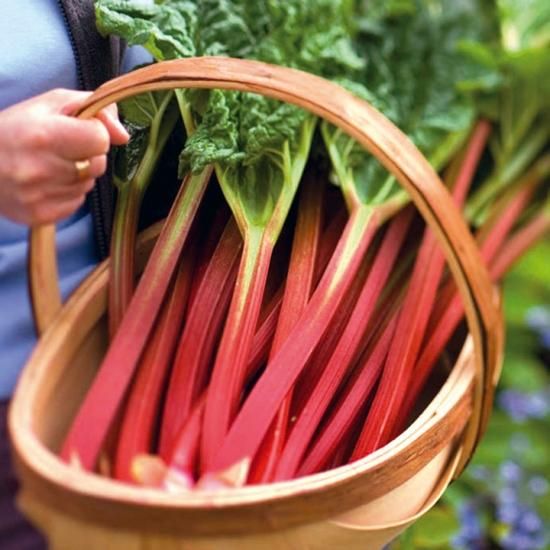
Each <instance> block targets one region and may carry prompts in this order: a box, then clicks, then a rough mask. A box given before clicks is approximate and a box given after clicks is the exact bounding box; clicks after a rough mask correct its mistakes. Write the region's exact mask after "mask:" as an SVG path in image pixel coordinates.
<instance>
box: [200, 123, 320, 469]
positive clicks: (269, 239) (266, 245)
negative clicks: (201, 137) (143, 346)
mask: <svg viewBox="0 0 550 550" xmlns="http://www.w3.org/2000/svg"><path fill="white" fill-rule="evenodd" d="M314 128H315V120H314V119H313V118H308V119H306V121H305V122H304V123H303V124H302V127H301V130H300V135H299V138H298V143H297V144H296V145H297V148H296V151H294V152H291V149H290V143H289V142H285V144H284V146H283V148H282V150H281V151H278V152H277V153H275V152H274V153H273V154H276V157H275V158H276V163H277V164H278V165H279V167H280V169H281V174H280V175H279V176H277V177H280V180H279V185H278V186H275V185H274V186H273V188H274V189H277V194H276V195H275V196H270V197H269V198H268V199H267V200H265V197H261V198H260V200H258V199H259V197H252V194H256V195H257V194H258V190H254V192H252V191H251V190H250V189H249V188H248V187H247V183H248V182H247V181H245V182H243V181H237V180H235V179H232V176H231V174H233V175H234V173H233V172H231V171H229V170H225V171H224V170H223V169H221V167H219V166H217V167H216V168H217V174H218V180H219V182H220V185H221V187H222V191H223V193H224V195H225V197H226V199H227V201H228V203H229V206H230V208H231V210H232V212H233V214H234V216H235V218H236V220H237V223H238V224H239V229H240V230H241V233H242V235H243V240H244V247H243V254H242V257H241V263H240V266H239V273H238V276H237V284H236V286H235V292H234V294H233V298H232V300H231V305H230V307H229V313H228V316H227V320H226V323H225V327H224V331H223V335H222V338H221V342H220V346H219V349H218V352H217V354H216V360H215V363H214V368H213V370H212V377H211V379H210V384H209V387H208V392H207V396H206V408H205V411H204V428H203V436H202V439H201V464H202V467H203V468H206V469H207V470H208V469H210V465H211V464H212V462H213V460H214V457H215V456H216V455H217V454H218V451H219V449H220V446H221V444H222V441H223V439H224V437H225V436H226V434H227V431H228V429H229V427H230V425H231V422H232V421H233V419H234V418H235V415H236V413H237V411H238V407H239V405H240V402H241V399H242V393H243V387H244V382H245V378H246V376H245V375H246V368H247V365H248V361H249V359H250V352H251V349H252V342H253V337H254V334H255V332H256V328H257V324H258V318H259V314H260V307H261V305H262V302H263V299H264V291H265V287H266V282H267V275H268V272H269V265H270V261H271V256H272V253H273V248H274V246H275V244H276V242H277V239H278V237H279V235H280V233H281V231H282V229H283V225H284V222H285V220H286V218H287V215H288V212H289V210H290V207H291V205H292V202H293V200H294V197H295V194H296V191H297V188H298V184H299V182H300V179H301V177H302V174H303V170H304V168H305V162H306V159H307V156H308V153H309V148H310V145H311V139H312V136H313V130H314ZM240 173H242V172H239V174H240ZM263 175H264V173H263V172H261V171H260V172H259V173H258V174H257V177H258V178H261V177H263ZM247 177H250V174H248V176H247ZM275 181H276V180H275ZM262 184H263V185H264V186H265V188H267V187H268V186H269V185H270V182H268V181H265V182H262V181H257V182H256V183H255V185H256V186H261V185H262ZM265 188H264V190H265ZM260 195H261V194H260Z"/></svg>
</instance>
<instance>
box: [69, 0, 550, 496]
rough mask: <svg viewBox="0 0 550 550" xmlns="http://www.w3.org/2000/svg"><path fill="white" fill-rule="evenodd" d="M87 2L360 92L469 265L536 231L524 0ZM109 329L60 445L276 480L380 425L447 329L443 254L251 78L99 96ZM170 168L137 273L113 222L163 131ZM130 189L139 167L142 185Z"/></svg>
mask: <svg viewBox="0 0 550 550" xmlns="http://www.w3.org/2000/svg"><path fill="white" fill-rule="evenodd" d="M524 4H525V3H524V2H519V1H513V0H501V1H499V2H496V3H494V2H486V1H482V0H463V1H460V2H456V1H454V0H430V1H428V0H425V1H423V0H416V1H415V0H400V1H392V2H385V1H384V2H383V1H373V0H371V1H369V2H364V3H363V2H353V1H344V0H341V1H337V0H288V1H285V2H274V1H270V0H258V1H255V2H248V1H246V0H194V1H192V0H173V1H169V0H164V1H161V0H157V1H156V2H155V3H143V2H137V1H136V2H131V1H122V0H98V1H97V2H96V14H97V20H98V27H99V29H100V30H101V31H102V32H103V33H105V34H117V35H119V36H121V37H122V38H124V39H125V40H126V41H127V42H128V43H129V44H141V45H143V46H145V47H146V48H147V49H148V50H149V51H150V52H151V54H152V55H153V57H154V58H155V60H156V61H163V60H166V59H173V58H178V57H190V56H201V55H217V56H231V57H239V58H251V59H257V60H261V61H265V62H269V63H274V64H279V65H286V66H290V67H294V68H298V69H302V70H304V71H308V72H312V73H316V74H318V75H320V76H322V77H324V78H327V79H331V80H335V81H336V82H338V83H340V84H341V85H342V86H344V87H345V88H347V89H349V90H350V91H352V92H353V93H355V94H357V95H359V96H360V97H362V98H364V99H366V100H367V101H369V102H370V103H371V104H373V105H374V106H375V107H376V108H378V109H379V110H380V111H381V112H383V113H384V114H385V115H386V116H387V117H388V118H389V119H390V120H392V121H393V122H394V123H395V124H396V125H397V126H398V127H400V128H401V130H402V131H403V132H405V133H406V134H407V135H408V136H409V138H410V139H411V140H412V141H413V142H414V143H415V145H416V146H417V147H418V148H419V149H420V150H421V152H422V153H423V154H424V156H425V157H426V158H427V159H428V160H429V161H430V163H431V164H432V166H433V167H434V168H435V169H436V170H437V171H439V172H440V174H441V176H442V179H443V181H444V183H445V184H446V186H447V187H448V189H449V192H450V193H451V194H452V196H453V198H454V200H455V202H456V204H457V206H459V207H460V208H461V209H463V211H464V215H465V217H466V218H467V221H468V222H469V224H470V226H471V229H472V231H473V232H474V234H475V236H476V238H477V241H478V243H479V247H480V250H481V255H482V257H483V259H484V261H485V262H486V264H487V266H488V269H489V271H490V274H491V277H492V278H493V280H494V281H495V282H496V281H499V280H500V279H501V278H502V276H503V275H504V274H505V273H506V270H507V269H509V267H510V266H511V265H512V264H513V262H514V261H515V260H516V259H517V258H518V257H519V256H520V255H521V254H522V253H523V252H524V251H525V250H527V248H528V247H529V246H531V245H532V244H533V243H534V242H536V241H537V239H540V238H542V237H543V236H544V235H545V234H547V233H548V230H549V229H550V209H549V206H548V198H547V196H546V194H547V192H548V191H547V188H546V190H545V188H544V184H547V182H548V174H549V171H550V156H549V154H548V150H547V149H548V133H549V128H550V126H549V125H548V122H549V115H550V109H549V106H550V104H549V100H548V98H549V97H550V76H549V75H550V56H549V54H548V51H549V49H548V46H549V44H548V43H549V40H550V33H549V32H548V31H549V22H550V17H549V8H548V4H547V3H546V2H544V1H532V2H529V3H528V4H529V6H528V7H525V6H524ZM120 110H121V113H122V115H123V117H124V120H125V123H126V124H127V126H128V128H129V129H130V131H131V135H132V139H131V141H130V143H129V145H128V146H126V147H125V148H124V149H121V150H119V151H117V161H116V166H115V170H116V177H115V183H116V185H117V188H118V206H117V211H116V216H115V223H114V231H113V238H112V249H111V275H110V276H111V281H110V287H109V293H110V299H109V331H110V339H111V340H110V345H109V347H108V350H107V352H106V355H105V357H104V360H103V362H102V364H101V366H100V368H99V370H98V372H97V375H96V378H95V380H94V382H93V384H92V385H91V387H90V389H89V391H88V393H87V395H86V397H85V399H84V401H83V402H82V405H81V408H80V410H79V411H78V413H77V415H76V417H75V418H74V420H73V423H72V425H71V427H70V429H69V431H68V433H67V435H66V439H65V441H64V444H63V446H62V450H61V454H62V457H63V458H64V459H65V460H67V461H69V462H71V463H74V464H78V465H79V466H80V467H83V468H85V469H88V470H97V469H100V470H101V471H102V473H104V474H106V475H111V476H113V477H115V478H117V479H120V480H124V481H127V482H132V483H138V484H144V485H154V486H159V487H165V488H169V489H170V490H178V489H184V490H189V489H190V488H197V490H198V489H200V488H211V487H216V486H227V485H229V486H236V485H242V484H245V483H250V484H255V483H265V482H271V481H278V480H287V479H293V478H296V477H299V476H303V475H308V474H313V473H316V472H320V471H323V470H325V469H329V468H333V467H336V466H339V465H342V464H348V463H351V462H353V461H355V460H358V459H360V458H362V457H364V456H366V455H368V454H369V453H372V452H373V451H375V450H377V449H379V448H380V447H382V446H384V445H385V444H387V443H388V442H389V441H391V440H392V439H393V438H394V437H396V436H397V435H399V434H400V433H401V432H402V431H403V430H404V429H405V428H406V427H407V425H408V423H409V422H410V421H411V420H412V419H414V417H415V414H417V413H418V411H419V410H421V409H422V407H423V406H425V404H426V402H427V400H428V399H430V398H431V397H432V396H433V395H434V392H435V391H436V390H437V388H438V384H439V385H440V384H441V381H442V380H443V379H444V378H445V375H446V373H448V366H449V365H452V364H453V363H454V361H455V360H456V358H457V354H458V352H459V350H460V348H461V346H462V344H463V342H464V338H465V337H466V334H467V331H466V329H465V327H464V322H463V307H462V303H461V301H460V298H459V297H458V292H457V289H456V287H455V284H454V282H453V279H452V277H451V275H450V273H449V270H448V269H447V267H446V265H445V261H444V256H443V253H442V252H441V251H440V249H439V247H438V244H437V241H436V238H435V236H434V235H433V234H432V233H431V231H430V230H429V229H426V227H425V224H424V222H423V220H422V218H421V216H420V215H419V214H418V213H417V212H416V211H415V210H414V208H413V207H412V206H411V205H410V204H409V202H410V201H409V198H408V196H407V194H406V193H405V192H404V191H403V190H401V189H400V187H399V186H398V184H397V183H396V182H395V180H394V179H393V178H392V177H390V176H389V175H388V174H387V173H386V172H385V170H384V169H383V168H382V166H381V165H380V164H378V162H377V161H376V160H375V159H374V157H372V156H371V155H369V154H368V153H367V152H365V151H364V150H363V149H362V148H361V147H359V146H358V145H357V143H356V142H354V140H353V139H352V138H350V137H349V136H347V135H346V134H344V133H343V132H342V131H341V130H339V129H336V128H334V127H333V126H331V125H330V124H329V123H327V122H324V121H320V120H317V119H316V118H315V117H313V116H312V115H311V114H309V113H307V112H305V111H302V110H300V109H298V108H297V107H294V106H291V105H288V104H285V103H281V102H277V101H275V100H271V99H266V98H264V97H262V96H259V95H255V94H250V93H243V92H236V91H219V90H212V91H206V90H193V91H189V90H174V91H162V92H160V91H159V92H154V93H153V92H150V93H146V94H142V95H140V96H137V97H135V98H133V99H131V100H126V101H125V102H124V103H123V104H121V105H120ZM171 138H172V142H176V143H177V142H178V140H179V143H181V154H180V155H179V177H180V178H181V186H180V187H179V191H178V194H177V196H176V198H175V199H174V201H173V204H172V205H171V208H170V211H169V213H168V215H167V217H166V220H165V222H164V224H163V226H162V230H161V232H160V234H159V237H158V239H157V242H156V244H155V247H154V249H153V251H152V253H151V256H150V258H149V261H148V263H147V265H146V267H145V269H144V271H143V273H141V274H140V273H137V272H136V271H135V258H134V254H135V239H136V231H137V226H138V221H139V217H140V206H141V203H142V202H143V199H144V197H145V196H146V193H149V192H154V189H155V187H159V186H162V185H164V184H166V182H163V181H159V179H160V178H159V176H158V174H160V173H162V174H163V177H166V176H165V173H166V171H163V170H162V168H163V167H162V166H159V165H160V164H162V162H164V160H161V159H165V156H166V155H165V146H166V143H167V142H168V141H169V140H170V139H171ZM149 188H150V189H149Z"/></svg>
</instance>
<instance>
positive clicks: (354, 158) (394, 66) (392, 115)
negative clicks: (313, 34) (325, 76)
mask: <svg viewBox="0 0 550 550" xmlns="http://www.w3.org/2000/svg"><path fill="white" fill-rule="evenodd" d="M485 4H486V3H485V2H482V1H474V0H471V1H464V2H454V1H451V0H444V1H420V0H417V1H414V0H411V1H401V2H384V1H382V0H378V1H376V0H375V1H372V0H371V1H369V2H365V4H364V5H365V7H364V9H363V10H361V11H360V13H359V18H358V22H357V23H356V26H357V30H356V33H357V38H356V40H357V44H358V46H357V48H358V49H359V51H360V52H361V53H362V56H363V58H364V59H365V62H366V64H365V69H364V70H363V71H361V72H360V73H359V72H357V71H356V72H355V73H354V74H353V75H352V76H350V78H348V82H349V81H350V80H351V81H354V80H355V84H353V85H352V86H350V85H349V84H348V83H346V81H345V80H344V81H343V83H344V85H345V86H346V87H348V88H349V89H350V90H351V91H353V92H354V93H356V94H357V95H359V96H360V97H362V98H364V99H366V100H367V101H369V102H370V103H371V104H373V105H374V106H375V107H376V108H377V109H379V110H380V111H381V112H382V113H384V114H385V115H386V116H387V117H388V118H389V119H390V120H391V121H392V122H394V123H395V124H396V125H397V126H399V128H400V129H401V130H403V131H404V132H405V133H406V134H407V135H408V136H409V138H410V139H411V140H412V141H413V142H414V143H415V145H416V146H417V147H418V148H419V149H420V150H421V151H422V152H423V153H424V155H425V156H426V157H427V158H428V159H432V158H435V157H437V161H438V163H442V162H444V161H445V160H447V159H448V157H449V154H450V153H453V152H454V148H449V150H448V151H447V152H446V155H442V151H441V148H440V145H441V143H442V142H445V141H446V140H447V138H448V137H449V135H450V134H460V133H464V132H466V131H467V130H468V128H469V127H470V126H471V124H472V122H473V119H474V117H475V112H476V111H475V107H474V103H473V101H472V98H471V97H470V96H469V95H468V94H466V93H464V89H463V88H462V89H461V88H460V84H461V83H462V82H464V81H468V82H470V86H471V85H472V84H471V83H472V81H474V80H475V79H479V78H481V77H480V75H482V74H485V73H486V67H485V65H484V63H481V62H480V61H479V60H478V59H475V58H474V57H473V56H470V55H465V54H464V53H463V52H462V51H461V50H460V48H459V47H458V46H459V43H460V42H461V41H465V40H470V41H471V40H474V39H481V37H484V36H490V35H492V34H495V33H496V23H495V20H494V17H492V16H491V11H490V10H488V9H487V8H486V6H485ZM493 15H494V12H493ZM484 61H485V63H486V60H484ZM328 135H330V133H327V132H325V136H328ZM329 141H331V140H330V139H329ZM332 146H335V147H336V150H338V152H339V154H338V155H337V156H338V157H339V158H338V159H336V160H335V155H332V157H333V158H332V160H333V163H334V162H336V163H338V162H340V163H343V166H340V167H339V168H338V167H336V172H337V173H338V172H339V173H340V174H343V173H348V177H351V179H353V181H354V184H355V193H356V195H357V197H358V198H359V199H360V200H362V201H363V202H370V200H371V198H372V197H373V196H378V191H379V190H380V189H381V188H382V186H383V185H384V184H385V180H386V176H385V171H383V170H382V169H381V167H380V166H379V164H378V162H377V161H376V160H375V159H373V158H372V157H371V156H370V155H368V154H366V153H364V152H363V151H362V150H361V149H360V148H359V147H357V146H356V147H355V148H354V149H353V150H352V151H350V146H349V143H348V141H347V140H346V139H344V138H342V136H341V135H340V133H339V132H336V133H335V132H334V130H333V132H332ZM329 147H330V145H329ZM333 153H334V149H333ZM350 170H351V171H352V172H353V175H349V171H350ZM396 189H397V188H396Z"/></svg>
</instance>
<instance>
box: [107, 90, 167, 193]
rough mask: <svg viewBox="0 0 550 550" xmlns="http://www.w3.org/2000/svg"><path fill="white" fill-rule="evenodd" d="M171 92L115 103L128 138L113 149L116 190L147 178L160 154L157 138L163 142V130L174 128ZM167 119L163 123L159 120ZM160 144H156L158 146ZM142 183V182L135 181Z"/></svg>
mask: <svg viewBox="0 0 550 550" xmlns="http://www.w3.org/2000/svg"><path fill="white" fill-rule="evenodd" d="M172 97H173V93H172V92H171V91H159V92H146V93H143V94H139V95H137V96H133V97H131V98H128V99H125V100H123V101H121V102H119V105H118V107H119V112H120V115H121V118H122V120H123V122H124V125H125V126H126V128H127V130H128V132H129V134H130V141H129V143H128V144H127V145H126V146H124V147H118V148H116V150H115V158H114V178H113V181H114V183H115V185H116V186H117V187H119V189H120V188H121V187H122V186H124V185H126V184H128V183H129V182H131V181H135V178H136V175H137V173H138V170H139V171H141V173H142V176H141V178H138V179H141V180H143V179H145V180H147V181H148V180H149V178H150V177H151V174H152V171H153V169H154V166H155V164H156V161H157V159H158V155H159V153H160V150H159V141H160V143H161V144H164V142H165V140H166V137H167V136H165V135H163V134H164V133H167V132H170V131H171V130H172V128H173V127H174V119H175V117H174V112H173V111H174V109H173V108H172V106H171V105H170V104H171V101H172ZM165 121H169V123H166V124H165V125H163V122H165ZM161 148H162V147H160V149H161ZM137 183H139V184H140V185H141V184H143V185H146V182H145V181H139V182H137Z"/></svg>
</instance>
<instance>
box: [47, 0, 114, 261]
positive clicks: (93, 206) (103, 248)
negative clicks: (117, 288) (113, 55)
mask: <svg viewBox="0 0 550 550" xmlns="http://www.w3.org/2000/svg"><path fill="white" fill-rule="evenodd" d="M57 4H58V5H59V8H60V10H61V14H62V15H63V22H64V23H65V28H66V29H67V33H68V36H69V42H70V44H71V49H72V52H73V57H74V61H75V65H76V76H77V83H78V89H79V90H85V89H86V86H85V82H84V72H83V70H82V62H81V59H80V56H79V54H78V50H77V48H76V42H75V37H74V34H73V30H72V28H71V25H70V23H69V18H68V16H67V11H66V9H65V3H64V1H63V0H57ZM86 200H87V201H88V206H89V208H90V213H91V215H92V223H93V227H94V235H95V239H96V246H97V250H98V252H99V255H100V258H101V259H103V258H105V257H107V256H108V254H109V246H108V243H107V236H106V234H105V229H104V228H105V227H106V224H105V216H104V214H103V209H102V208H101V197H100V190H99V185H96V186H95V187H94V188H93V189H92V190H91V191H90V193H89V194H88V196H87V198H86Z"/></svg>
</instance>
